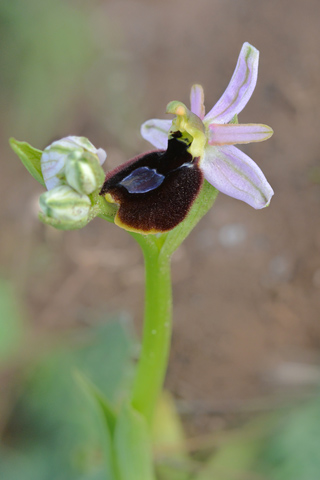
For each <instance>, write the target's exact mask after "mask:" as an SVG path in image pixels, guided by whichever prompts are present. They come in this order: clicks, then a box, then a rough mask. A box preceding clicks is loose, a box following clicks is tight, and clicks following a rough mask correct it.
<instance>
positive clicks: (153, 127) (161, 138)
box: [141, 118, 172, 150]
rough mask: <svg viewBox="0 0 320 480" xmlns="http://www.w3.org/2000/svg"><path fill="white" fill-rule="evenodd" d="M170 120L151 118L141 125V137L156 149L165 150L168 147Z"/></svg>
mask: <svg viewBox="0 0 320 480" xmlns="http://www.w3.org/2000/svg"><path fill="white" fill-rule="evenodd" d="M171 125H172V120H160V119H157V118H153V119H151V120H147V121H146V122H144V123H143V124H142V125H141V135H142V137H143V138H144V139H145V140H147V141H148V142H150V143H151V144H152V145H154V146H155V147H156V148H159V149H161V150H166V149H167V147H168V134H169V130H170V128H171Z"/></svg>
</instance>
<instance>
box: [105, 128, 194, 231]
mask: <svg viewBox="0 0 320 480" xmlns="http://www.w3.org/2000/svg"><path fill="white" fill-rule="evenodd" d="M178 136H179V132H177V137H178ZM187 149H188V145H187V144H186V143H185V142H183V141H180V140H179V139H178V138H172V139H170V140H169V143H168V149H167V150H166V151H159V150H156V151H153V152H148V153H146V154H143V155H140V156H139V157H136V158H134V159H132V160H130V161H129V162H127V163H125V164H123V165H121V166H120V167H118V168H116V169H115V170H113V171H111V172H109V173H108V174H107V176H106V180H105V183H104V184H103V186H102V189H101V192H100V195H107V198H108V199H110V197H111V199H112V201H114V202H115V203H118V204H119V210H118V212H117V216H116V219H115V223H117V224H118V225H119V226H121V227H123V228H125V229H127V230H130V231H136V232H140V233H157V232H166V231H168V230H171V229H172V228H174V227H175V226H176V225H178V224H179V223H180V222H181V221H182V220H183V219H184V218H185V217H186V215H187V213H188V212H189V210H190V207H191V205H192V204H193V202H194V200H195V199H196V197H197V194H198V193H199V190H200V188H201V185H202V182H203V174H202V172H201V170H200V168H199V165H198V159H194V158H192V156H191V154H190V153H189V152H188V151H187Z"/></svg>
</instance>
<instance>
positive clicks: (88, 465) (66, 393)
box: [0, 287, 135, 480]
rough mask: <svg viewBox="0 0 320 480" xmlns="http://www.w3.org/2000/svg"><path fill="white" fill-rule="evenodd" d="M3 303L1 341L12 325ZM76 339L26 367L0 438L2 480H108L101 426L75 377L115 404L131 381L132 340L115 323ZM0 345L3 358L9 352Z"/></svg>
mask: <svg viewBox="0 0 320 480" xmlns="http://www.w3.org/2000/svg"><path fill="white" fill-rule="evenodd" d="M6 289H7V287H6ZM6 289H5V290H3V291H2V293H3V292H4V293H5V292H6ZM0 298H1V295H0ZM11 300H13V297H11V298H10V299H9V300H8V302H7V303H9V302H10V301H11ZM13 304H14V302H13ZM3 305H4V304H3V302H2V303H1V304H0V308H1V312H0V318H5V321H7V322H8V323H7V324H6V325H4V324H3V325H1V332H0V337H3V334H4V332H6V331H8V330H10V328H11V326H10V325H11V323H10V320H11V317H9V316H8V315H7V312H8V309H10V308H12V307H13V305H11V307H8V305H5V309H6V310H3V309H2V307H3ZM4 313H5V314H6V315H3V314H4ZM3 323H4V322H3ZM7 337H8V335H7ZM18 337H19V336H17V335H15V338H18ZM77 337H78V340H77V341H76V342H75V343H74V344H73V345H70V344H69V345H66V346H65V347H62V346H60V347H58V348H56V349H55V351H53V352H51V353H49V354H47V355H45V356H44V357H42V358H41V359H38V360H37V361H35V360H33V366H31V365H29V367H28V369H27V371H26V373H25V375H24V377H25V378H24V380H23V382H22V384H21V385H20V386H19V390H21V394H20V395H19V396H18V399H17V401H16V404H15V405H14V408H13V411H12V413H11V415H10V418H9V419H8V421H7V425H6V428H5V432H4V435H3V439H2V447H1V448H0V478H3V479H6V480H16V479H17V478H23V479H24V480H29V479H30V480H38V479H39V480H56V479H57V478H59V479H61V480H64V479H65V480H72V479H77V480H100V479H104V480H106V479H108V477H107V472H106V468H105V463H104V452H103V443H104V440H103V436H104V435H105V431H104V426H103V421H102V418H101V415H99V412H98V409H96V408H94V407H95V406H94V404H93V403H92V402H90V401H88V399H87V397H86V395H85V394H84V391H83V389H82V388H81V386H79V384H78V382H77V381H76V379H75V377H76V375H75V373H76V372H77V371H81V372H83V373H84V375H86V377H87V378H88V379H89V380H90V381H92V382H93V383H94V384H95V385H96V386H97V387H98V388H99V389H100V390H101V392H103V393H104V394H105V396H106V397H107V398H108V399H110V400H111V401H113V402H115V403H116V404H117V402H118V401H119V400H120V399H121V397H122V395H123V394H124V393H125V392H126V391H127V389H128V386H129V384H130V381H131V376H132V368H133V366H132V363H131V359H132V354H133V350H134V346H135V342H134V340H133V337H132V335H131V334H130V333H129V329H128V326H127V324H126V323H125V322H124V321H119V320H114V321H109V322H107V323H105V322H104V323H101V324H100V323H99V325H98V326H97V327H95V328H92V329H90V331H84V332H82V333H81V335H80V337H79V332H78V334H77ZM3 338H4V337H3ZM11 338H13V335H11ZM11 343H12V342H11ZM1 345H2V349H1V352H0V353H1V354H2V355H3V354H4V352H6V351H7V348H8V347H7V345H6V346H5V348H4V347H3V345H4V342H2V343H1ZM130 365H131V367H130ZM109 480H112V479H109Z"/></svg>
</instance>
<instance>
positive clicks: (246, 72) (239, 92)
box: [205, 42, 259, 123]
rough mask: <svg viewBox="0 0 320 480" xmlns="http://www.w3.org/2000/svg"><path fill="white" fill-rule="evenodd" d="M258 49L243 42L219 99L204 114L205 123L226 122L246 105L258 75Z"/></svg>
mask: <svg viewBox="0 0 320 480" xmlns="http://www.w3.org/2000/svg"><path fill="white" fill-rule="evenodd" d="M258 64H259V51H258V50H257V49H256V48H254V47H253V46H252V45H250V43H247V42H246V43H244V44H243V46H242V49H241V52H240V55H239V58H238V63H237V66H236V69H235V71H234V73H233V75H232V78H231V80H230V83H229V85H228V86H227V89H226V90H225V92H224V93H223V95H222V97H221V98H220V100H219V101H218V102H217V103H216V104H215V106H214V107H213V108H212V109H211V110H210V112H209V113H207V115H206V116H205V121H206V123H212V122H214V123H228V122H230V120H231V119H232V117H233V116H234V115H236V114H238V113H240V112H241V111H242V110H243V108H244V107H245V106H246V104H247V103H248V101H249V100H250V97H251V95H252V93H253V91H254V89H255V86H256V83H257V76H258Z"/></svg>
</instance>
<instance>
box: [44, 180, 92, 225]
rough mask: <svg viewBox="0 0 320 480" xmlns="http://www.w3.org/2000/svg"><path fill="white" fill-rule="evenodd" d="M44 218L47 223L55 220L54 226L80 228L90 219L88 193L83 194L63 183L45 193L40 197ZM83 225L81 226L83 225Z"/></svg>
mask: <svg viewBox="0 0 320 480" xmlns="http://www.w3.org/2000/svg"><path fill="white" fill-rule="evenodd" d="M39 203H40V208H41V210H42V213H43V216H42V219H43V220H44V221H46V219H49V221H48V222H46V223H51V224H52V222H51V221H50V219H52V220H54V221H55V224H54V226H55V227H57V228H61V229H72V228H79V224H83V225H85V223H86V222H87V221H88V218H89V213H90V207H91V202H90V198H89V197H88V196H87V195H81V194H79V193H78V192H76V191H75V190H73V188H71V187H69V186H68V185H61V186H58V187H55V188H53V189H52V190H49V191H48V192H45V193H43V194H42V195H41V196H40V199H39ZM83 225H81V226H83Z"/></svg>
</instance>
